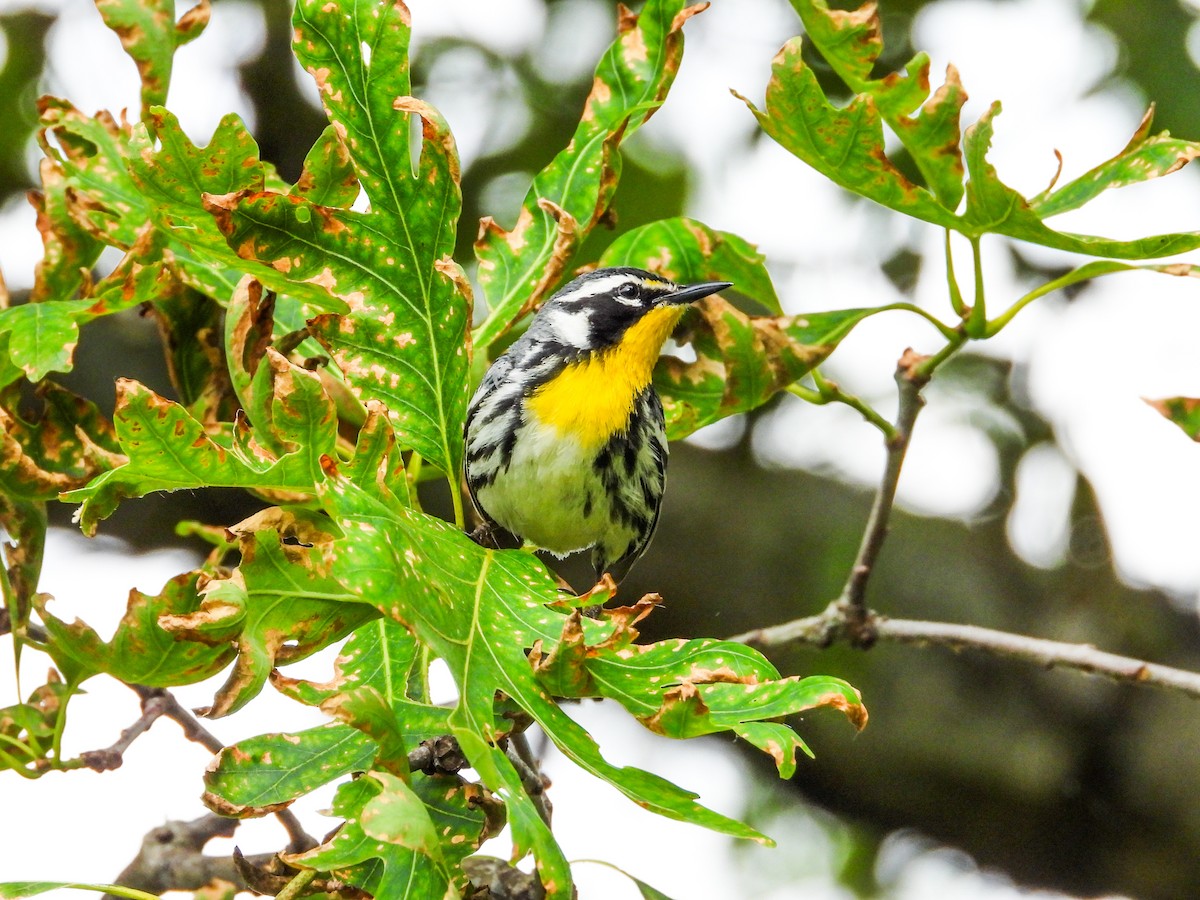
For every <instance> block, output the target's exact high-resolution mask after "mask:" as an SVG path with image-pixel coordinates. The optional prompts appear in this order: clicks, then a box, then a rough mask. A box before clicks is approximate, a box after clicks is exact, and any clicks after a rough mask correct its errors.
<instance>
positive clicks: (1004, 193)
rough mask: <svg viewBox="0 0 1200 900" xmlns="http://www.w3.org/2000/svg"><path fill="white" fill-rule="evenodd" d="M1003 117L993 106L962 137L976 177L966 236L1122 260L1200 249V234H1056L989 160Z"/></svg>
mask: <svg viewBox="0 0 1200 900" xmlns="http://www.w3.org/2000/svg"><path fill="white" fill-rule="evenodd" d="M999 112H1000V104H999V102H996V103H993V104H992V106H991V108H990V109H989V110H988V111H987V112H986V113H984V114H983V116H981V117H980V119H979V121H978V122H976V123H975V124H974V125H972V126H971V127H970V128H968V129H967V132H966V135H965V137H964V138H963V149H964V151H965V153H966V158H967V171H968V172H969V173H970V176H971V179H970V181H968V182H967V208H966V211H965V212H964V213H963V216H962V225H961V226H960V228H959V230H961V231H963V233H965V234H970V235H981V234H984V233H987V232H995V233H998V234H1004V235H1007V236H1008V237H1013V238H1018V239H1020V240H1025V241H1030V242H1032V243H1035V244H1041V245H1043V246H1046V247H1053V248H1055V249H1058V250H1070V251H1073V252H1076V253H1086V254H1088V255H1089V256H1113V257H1117V258H1119V259H1146V258H1153V257H1158V256H1172V255H1174V254H1176V253H1183V252H1185V251H1187V250H1193V249H1195V248H1196V247H1200V232H1187V233H1182V234H1161V235H1155V236H1153V237H1146V238H1140V239H1138V240H1132V241H1113V240H1108V239H1106V238H1100V237H1091V236H1088V235H1079V234H1070V233H1068V232H1061V231H1054V230H1053V229H1051V228H1049V227H1047V226H1046V225H1044V224H1043V223H1042V221H1041V218H1040V217H1039V215H1038V214H1037V213H1036V212H1035V211H1034V210H1033V209H1032V208H1031V207H1030V205H1029V203H1028V201H1026V200H1025V198H1024V197H1022V196H1021V195H1020V194H1018V193H1017V192H1016V191H1014V190H1013V189H1012V188H1010V187H1008V185H1006V184H1004V183H1003V182H1001V181H1000V179H999V177H998V176H997V175H996V170H995V168H994V167H993V166H992V164H991V163H990V162H988V160H987V152H988V149H989V148H990V147H991V142H992V119H993V118H995V116H996V115H997V114H999Z"/></svg>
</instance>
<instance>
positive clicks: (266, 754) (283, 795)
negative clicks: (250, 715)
mask: <svg viewBox="0 0 1200 900" xmlns="http://www.w3.org/2000/svg"><path fill="white" fill-rule="evenodd" d="M376 749H377V748H376V746H375V743H374V742H373V741H371V740H370V739H369V738H368V737H367V736H366V735H365V734H363V733H362V732H361V731H357V730H356V729H354V728H351V727H349V726H348V725H343V724H341V723H340V722H331V723H328V724H326V725H320V726H318V727H316V728H310V729H308V730H307V731H300V732H296V733H294V734H260V735H258V736H257V737H252V738H247V739H245V740H242V741H238V742H237V743H236V744H233V745H232V746H229V747H226V748H225V749H224V750H222V751H221V752H220V753H218V754H217V757H216V759H215V760H214V761H213V763H212V764H210V765H209V767H208V768H207V769H206V770H205V772H204V787H205V792H204V798H203V799H204V803H205V805H206V806H208V808H209V809H211V810H213V811H214V812H216V813H218V814H220V815H223V816H230V817H232V818H238V819H241V818H246V817H249V816H265V815H267V814H269V813H272V812H275V811H276V810H278V809H284V808H286V807H287V806H288V805H290V804H291V803H292V801H294V800H295V799H296V798H298V797H302V796H304V795H305V794H307V793H310V792H311V791H314V790H316V789H317V788H319V787H321V786H322V785H324V784H328V783H329V782H331V781H335V780H337V779H338V778H341V777H342V776H343V775H349V774H350V773H351V772H361V771H363V770H365V769H369V768H371V766H372V763H373V762H374V759H375V754H376Z"/></svg>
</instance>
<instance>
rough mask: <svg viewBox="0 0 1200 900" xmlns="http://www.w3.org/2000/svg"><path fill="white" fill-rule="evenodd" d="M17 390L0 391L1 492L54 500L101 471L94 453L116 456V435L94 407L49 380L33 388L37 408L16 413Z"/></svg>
mask: <svg viewBox="0 0 1200 900" xmlns="http://www.w3.org/2000/svg"><path fill="white" fill-rule="evenodd" d="M19 398H20V395H19V392H18V391H17V390H16V389H15V388H9V389H7V390H5V391H3V392H0V400H2V402H0V487H2V489H3V490H2V491H0V493H3V494H5V495H6V496H9V497H13V498H17V497H21V498H24V499H26V500H41V501H44V500H53V499H56V498H57V497H58V494H59V492H60V491H66V490H71V489H72V488H77V487H81V486H82V485H84V484H86V483H87V481H88V480H89V479H90V478H92V477H93V476H95V475H96V474H98V473H99V472H101V471H102V470H103V469H104V465H103V463H102V462H101V460H100V459H98V458H97V453H95V452H93V451H99V455H100V456H103V455H104V454H106V453H113V452H116V451H117V449H118V445H117V441H116V435H115V434H114V431H113V427H112V424H111V422H109V420H108V418H107V417H106V416H104V415H103V414H102V413H101V412H100V411H99V410H98V409H97V408H96V406H95V405H94V404H93V403H91V402H90V401H88V400H85V399H84V398H82V397H78V396H76V395H75V394H73V393H71V392H70V391H68V390H66V389H65V388H61V387H59V386H58V385H55V384H54V383H53V382H49V381H46V382H42V384H41V385H39V387H38V389H37V409H36V411H35V412H33V413H32V414H30V413H29V412H28V411H25V412H18V406H19Z"/></svg>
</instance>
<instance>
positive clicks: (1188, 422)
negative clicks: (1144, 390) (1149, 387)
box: [1146, 397, 1200, 441]
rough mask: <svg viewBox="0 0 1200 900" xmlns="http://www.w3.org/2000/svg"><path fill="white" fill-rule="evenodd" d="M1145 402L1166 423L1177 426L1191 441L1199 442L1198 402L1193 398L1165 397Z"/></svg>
mask: <svg viewBox="0 0 1200 900" xmlns="http://www.w3.org/2000/svg"><path fill="white" fill-rule="evenodd" d="M1146 402H1147V403H1148V404H1150V406H1151V407H1153V408H1154V409H1155V410H1156V411H1157V412H1158V413H1160V414H1161V415H1162V416H1163V417H1165V418H1166V419H1167V420H1168V421H1171V422H1174V423H1175V424H1176V425H1178V426H1179V428H1180V430H1181V431H1183V433H1184V434H1186V435H1187V436H1188V437H1190V438H1191V439H1192V440H1193V441H1200V400H1197V399H1195V398H1193V397H1166V398H1164V399H1162V400H1147V401H1146Z"/></svg>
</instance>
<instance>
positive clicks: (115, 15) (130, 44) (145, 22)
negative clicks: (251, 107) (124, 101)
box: [96, 0, 210, 116]
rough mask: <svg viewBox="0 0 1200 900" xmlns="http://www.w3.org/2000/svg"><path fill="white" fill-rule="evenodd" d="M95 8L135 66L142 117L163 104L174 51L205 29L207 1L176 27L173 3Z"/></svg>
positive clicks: (117, 1) (128, 1)
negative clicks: (140, 84) (155, 106)
mask: <svg viewBox="0 0 1200 900" xmlns="http://www.w3.org/2000/svg"><path fill="white" fill-rule="evenodd" d="M96 8H97V9H98V10H99V11H100V16H101V18H103V19H104V24H105V25H107V26H108V27H109V28H111V29H112V30H113V31H115V32H116V33H117V36H118V37H120V39H121V46H123V47H124V48H125V52H126V53H128V54H129V56H130V57H131V58H132V59H133V61H134V62H135V63H136V64H137V68H138V74H139V75H140V76H141V79H142V115H143V116H145V115H146V113H147V111H148V110H149V109H150V107H151V106H154V105H155V104H160V103H165V102H166V99H167V87H168V85H169V84H170V81H171V65H172V62H173V60H174V56H175V48H176V47H179V46H180V45H182V44H185V43H187V42H188V41H191V40H194V39H195V38H197V37H199V35H200V32H202V31H203V30H204V26H205V25H207V24H208V18H209V13H210V9H209V4H208V0H203V2H201V3H199V4H197V5H196V6H194V7H192V8H191V9H189V10H188V11H187V12H186V13H185V14H184V17H183V18H182V19H180V21H179V22H178V24H177V23H176V22H175V2H174V0H149V2H148V0H96Z"/></svg>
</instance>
